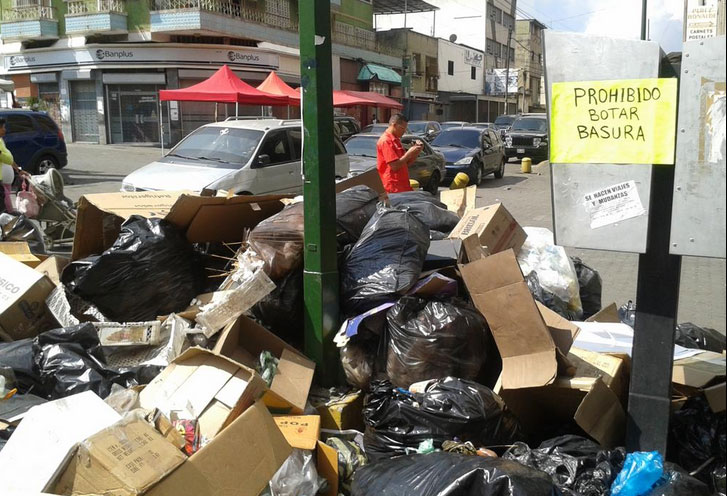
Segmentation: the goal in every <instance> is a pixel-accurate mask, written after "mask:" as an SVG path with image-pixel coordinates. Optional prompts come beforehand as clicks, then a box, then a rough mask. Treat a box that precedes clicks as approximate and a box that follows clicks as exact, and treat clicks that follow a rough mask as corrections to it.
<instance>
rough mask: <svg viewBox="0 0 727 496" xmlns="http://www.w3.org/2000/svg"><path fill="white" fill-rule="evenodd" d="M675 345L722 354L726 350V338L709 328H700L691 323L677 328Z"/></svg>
mask: <svg viewBox="0 0 727 496" xmlns="http://www.w3.org/2000/svg"><path fill="white" fill-rule="evenodd" d="M674 343H675V344H678V345H680V346H684V347H685V348H693V349H699V350H709V351H714V352H715V353H722V352H723V351H724V350H725V337H724V334H721V333H720V332H718V331H715V330H714V329H711V328H709V327H699V326H698V325H694V324H692V323H691V322H684V323H682V324H679V325H678V326H677V327H676V330H675V332H674Z"/></svg>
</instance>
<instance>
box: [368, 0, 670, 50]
mask: <svg viewBox="0 0 727 496" xmlns="http://www.w3.org/2000/svg"><path fill="white" fill-rule="evenodd" d="M427 1H428V2H429V3H431V4H433V5H436V6H437V7H439V8H440V10H439V11H438V12H437V13H436V23H435V24H434V25H435V27H436V32H435V36H438V37H441V38H449V37H450V35H451V34H456V35H457V42H458V43H463V44H466V45H470V46H473V47H475V48H480V49H484V45H485V41H484V34H483V33H484V30H483V29H482V19H484V18H485V4H486V1H485V0H427ZM502 3H503V2H502V0H495V5H498V6H500V5H501V4H502ZM517 9H518V10H517V16H516V17H517V18H518V19H525V18H534V19H537V20H539V21H540V22H542V23H543V24H545V25H546V26H548V28H549V29H553V30H555V31H571V32H577V33H590V34H598V35H606V36H612V37H615V38H633V39H639V38H640V37H641V2H640V1H638V0H518V1H517ZM683 15H684V0H648V19H649V39H651V40H653V41H657V42H659V44H660V45H661V47H662V49H663V50H664V51H665V52H666V53H669V52H673V51H679V50H681V46H682V17H683ZM433 19H434V16H433V14H432V13H423V14H409V15H408V16H407V23H406V24H407V26H408V27H412V28H414V29H415V30H416V31H419V32H422V33H425V34H432V21H433ZM403 26H404V16H403V15H396V16H378V17H377V29H389V28H392V27H403Z"/></svg>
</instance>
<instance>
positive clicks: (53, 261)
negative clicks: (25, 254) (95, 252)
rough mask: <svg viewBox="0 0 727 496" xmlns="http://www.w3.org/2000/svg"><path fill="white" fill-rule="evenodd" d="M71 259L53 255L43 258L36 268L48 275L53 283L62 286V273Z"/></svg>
mask: <svg viewBox="0 0 727 496" xmlns="http://www.w3.org/2000/svg"><path fill="white" fill-rule="evenodd" d="M70 261H71V260H70V259H69V258H66V257H61V256H59V255H52V256H50V257H48V258H46V259H45V260H43V261H42V262H41V263H40V265H38V266H37V267H35V270H36V271H38V272H40V273H41V274H43V275H44V276H46V277H48V279H50V280H51V281H53V284H55V285H56V286H60V284H61V273H62V272H63V269H64V268H65V267H66V265H68V264H69V262H70Z"/></svg>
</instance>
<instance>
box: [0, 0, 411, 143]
mask: <svg viewBox="0 0 727 496" xmlns="http://www.w3.org/2000/svg"><path fill="white" fill-rule="evenodd" d="M1 4H2V20H1V21H0V54H1V56H2V59H3V60H2V66H0V73H2V76H0V77H2V78H4V79H10V80H12V81H13V82H14V83H15V96H16V98H17V100H18V101H19V102H20V103H22V104H25V105H29V106H32V107H34V108H41V109H47V110H48V111H49V112H50V113H51V114H52V115H53V116H54V117H55V118H56V119H57V121H58V122H59V124H60V125H61V127H62V130H63V132H64V134H65V135H66V137H67V139H69V141H76V142H89V143H159V142H160V140H161V139H162V138H163V140H164V143H165V145H168V144H173V143H175V142H177V141H178V140H179V139H181V137H182V136H184V135H186V134H187V133H189V132H190V131H192V130H193V129H195V128H196V127H198V126H199V125H201V124H204V123H206V122H210V121H212V120H214V119H215V116H217V117H218V118H224V117H226V116H227V115H232V114H234V107H233V106H231V105H230V106H226V105H219V106H217V107H215V105H214V104H210V103H198V102H169V103H168V104H164V105H163V106H162V107H161V108H162V110H161V113H162V116H161V121H162V122H163V123H164V126H163V127H162V126H160V115H159V114H160V106H159V97H158V95H159V90H160V89H176V88H184V87H188V86H191V85H193V84H196V83H198V82H200V81H202V80H204V79H205V78H207V77H209V76H210V75H211V74H212V73H213V72H214V71H215V70H216V69H218V68H219V67H220V66H222V65H223V64H227V65H229V66H230V68H232V69H233V70H234V71H235V72H236V74H237V75H238V76H240V77H241V78H242V79H243V80H244V81H246V82H247V83H249V84H252V85H253V86H255V85H257V84H259V83H260V82H261V81H262V80H263V79H264V78H265V77H266V76H267V75H268V73H269V72H270V71H271V70H275V71H277V72H278V74H279V75H280V77H281V78H283V80H285V81H287V82H288V83H289V84H292V85H298V84H300V60H299V52H298V48H297V47H298V43H299V29H298V10H297V9H298V2H296V1H294V0H265V1H264V2H259V1H256V0H66V1H64V0H1ZM331 11H332V12H331V30H332V41H333V45H332V50H333V54H334V59H333V72H334V87H337V88H348V89H356V90H363V91H368V90H369V89H371V87H372V86H376V85H377V84H379V83H380V81H379V79H378V77H377V76H373V77H369V78H368V79H366V76H365V75H366V74H371V73H374V74H376V73H378V72H381V73H384V72H385V71H383V70H380V71H377V70H375V69H374V70H368V71H367V70H364V69H366V68H368V67H369V66H372V67H374V68H377V67H380V68H383V69H388V70H391V69H395V70H400V67H401V63H402V57H401V51H397V50H395V49H393V48H391V47H381V46H379V45H378V44H377V42H376V36H375V33H374V30H373V4H372V2H371V1H370V0H337V1H336V0H334V1H332V2H331ZM392 72H394V73H395V74H396V71H392ZM393 79H396V78H393ZM386 84H387V85H389V86H386V87H385V88H384V89H383V90H381V91H382V92H383V91H386V92H387V94H390V95H391V94H393V95H395V94H396V91H395V90H392V89H391V87H390V86H395V85H396V81H393V82H387V83H386ZM289 111H290V110H288V109H286V108H283V107H274V108H270V109H261V108H260V107H259V106H255V107H240V113H241V114H247V115H260V114H261V112H266V113H272V114H273V115H276V116H279V117H286V116H287V115H289V114H288V112H289ZM297 115H298V109H292V115H291V116H297Z"/></svg>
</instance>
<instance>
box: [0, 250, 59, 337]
mask: <svg viewBox="0 0 727 496" xmlns="http://www.w3.org/2000/svg"><path fill="white" fill-rule="evenodd" d="M53 288H55V285H54V284H53V282H52V281H51V280H50V279H48V278H47V277H46V276H44V275H43V274H41V273H40V272H36V271H35V270H33V269H31V268H30V267H28V266H27V265H25V264H23V263H21V262H18V261H17V260H14V259H12V258H10V257H9V256H7V255H5V254H3V253H0V340H3V341H14V340H17V339H23V338H32V337H34V336H36V335H37V334H38V333H39V332H42V331H46V330H48V329H52V328H53V327H54V326H55V325H56V321H55V319H54V318H53V316H52V315H51V313H50V312H49V311H48V307H47V306H46V304H45V299H46V297H47V296H48V295H49V294H50V292H51V291H53Z"/></svg>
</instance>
